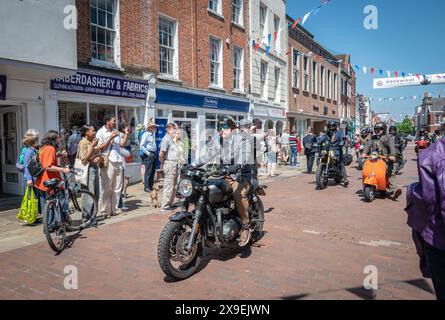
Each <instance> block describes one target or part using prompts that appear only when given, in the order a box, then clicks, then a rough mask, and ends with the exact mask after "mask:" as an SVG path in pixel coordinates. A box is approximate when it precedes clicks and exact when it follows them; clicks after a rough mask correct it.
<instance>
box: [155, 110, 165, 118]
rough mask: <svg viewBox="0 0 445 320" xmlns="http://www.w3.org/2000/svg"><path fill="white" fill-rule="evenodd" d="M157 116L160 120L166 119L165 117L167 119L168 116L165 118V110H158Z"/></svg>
mask: <svg viewBox="0 0 445 320" xmlns="http://www.w3.org/2000/svg"><path fill="white" fill-rule="evenodd" d="M156 116H157V117H158V118H164V117H166V115H165V116H164V110H162V109H157V110H156Z"/></svg>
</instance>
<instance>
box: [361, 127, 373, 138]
mask: <svg viewBox="0 0 445 320" xmlns="http://www.w3.org/2000/svg"><path fill="white" fill-rule="evenodd" d="M369 133H371V128H370V127H369V126H364V127H363V129H362V131H361V135H362V136H365V135H368V134H369Z"/></svg>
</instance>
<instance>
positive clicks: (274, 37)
mask: <svg viewBox="0 0 445 320" xmlns="http://www.w3.org/2000/svg"><path fill="white" fill-rule="evenodd" d="M277 37H278V32H277V31H275V32H274V33H273V41H275V42H276V41H277Z"/></svg>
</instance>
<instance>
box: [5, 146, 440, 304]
mask: <svg viewBox="0 0 445 320" xmlns="http://www.w3.org/2000/svg"><path fill="white" fill-rule="evenodd" d="M407 158H408V164H407V168H406V169H405V170H404V172H403V174H402V175H401V176H399V182H400V184H401V185H406V184H408V183H411V182H413V181H414V180H415V179H416V168H415V162H414V161H412V160H411V158H414V155H413V152H412V150H411V149H410V150H409V155H408V157H407ZM285 170H287V169H285ZM348 174H349V175H350V180H351V184H350V186H349V188H347V189H345V188H344V187H342V186H330V187H329V188H328V189H326V190H323V191H316V190H315V184H314V180H315V177H314V176H313V175H298V176H293V175H295V173H292V174H289V175H285V174H283V175H282V176H281V177H278V178H274V179H272V180H271V181H270V182H269V183H268V185H269V189H268V195H267V196H266V197H265V198H264V199H263V201H264V203H265V207H266V209H267V214H266V225H265V231H266V234H265V236H264V237H263V238H262V239H261V240H260V241H259V242H258V243H257V244H255V245H254V246H252V247H249V248H245V249H237V250H234V249H224V250H222V251H221V252H218V251H216V252H215V251H214V250H212V251H211V252H210V253H209V255H208V258H207V260H208V262H207V264H206V265H205V267H204V268H203V269H202V270H201V271H200V272H199V273H198V274H196V275H194V276H193V277H191V278H189V279H187V280H184V281H180V282H172V281H171V280H170V279H167V278H166V277H165V276H164V274H163V273H162V271H161V270H160V268H159V266H158V261H157V255H156V254H157V253H156V249H157V241H158V238H159V234H160V232H161V230H162V228H163V226H164V224H165V223H166V221H167V219H168V215H166V214H160V213H158V212H152V213H150V214H148V213H149V212H148V211H149V210H148V208H147V209H145V210H146V211H147V212H146V214H141V215H140V216H137V217H133V218H131V219H128V220H126V221H121V222H115V223H107V224H105V225H103V226H101V227H100V228H97V229H89V230H85V231H83V232H82V233H81V236H80V237H79V238H77V239H76V240H75V241H74V243H73V245H72V246H71V247H70V248H67V249H66V250H65V251H64V252H63V253H62V254H60V255H58V256H55V255H54V253H53V252H52V251H51V250H50V249H49V247H48V245H47V244H46V243H45V242H39V243H37V244H33V245H29V246H26V247H22V248H19V249H15V250H9V251H7V252H3V253H1V254H0V299H51V298H54V299H78V298H81V299H127V298H128V299H371V298H375V299H433V298H434V296H433V294H432V289H431V282H430V281H429V280H424V279H422V277H421V274H420V272H419V270H418V266H417V265H418V259H417V256H416V253H415V249H414V246H413V244H412V241H411V237H410V229H409V228H408V227H407V225H406V214H405V212H404V211H403V207H404V204H405V200H404V197H403V196H402V197H401V199H400V200H399V201H397V202H393V201H391V200H386V199H377V200H376V201H374V202H373V203H371V204H369V203H364V202H362V201H361V200H360V197H359V195H358V194H356V192H358V191H359V190H360V189H361V180H360V172H359V171H356V170H355V168H354V167H353V166H351V167H350V168H348ZM139 210H141V209H139ZM142 211H144V209H142ZM66 265H75V266H77V268H78V274H79V282H78V285H79V289H78V290H66V289H64V287H63V280H64V276H65V274H64V267H65V266H66ZM366 265H375V266H376V267H377V268H378V279H379V283H378V284H379V288H378V290H375V292H373V293H371V292H369V291H367V290H364V289H363V280H364V277H365V274H364V273H363V269H364V268H365V266H366Z"/></svg>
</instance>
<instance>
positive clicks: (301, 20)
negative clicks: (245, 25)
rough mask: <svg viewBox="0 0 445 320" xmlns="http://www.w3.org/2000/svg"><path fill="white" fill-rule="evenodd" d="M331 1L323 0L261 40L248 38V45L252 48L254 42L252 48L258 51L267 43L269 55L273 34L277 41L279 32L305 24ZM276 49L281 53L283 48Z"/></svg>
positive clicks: (266, 49) (287, 53)
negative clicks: (315, 6) (265, 41)
mask: <svg viewBox="0 0 445 320" xmlns="http://www.w3.org/2000/svg"><path fill="white" fill-rule="evenodd" d="M331 1H332V0H321V4H320V5H319V6H318V7H317V8H315V9H313V10H311V11H309V12H307V13H306V14H305V15H304V16H302V17H300V18H298V19H296V20H295V21H293V22H288V23H287V24H285V25H284V26H283V27H281V28H280V29H278V31H274V33H273V34H272V33H269V34H267V35H264V36H263V37H262V38H261V40H260V38H257V39H248V41H247V45H248V46H249V48H250V45H251V44H252V48H253V49H254V50H255V51H258V49H259V48H260V47H261V45H262V44H264V45H265V46H264V50H265V51H266V55H269V53H270V49H271V39H272V36H273V39H274V41H275V42H276V41H277V38H278V34H279V33H281V32H282V31H283V30H284V29H286V28H288V27H291V28H292V29H294V28H295V27H296V26H297V25H298V24H299V23H300V24H301V25H304V24H305V23H306V21H307V20H308V19H309V17H311V16H315V15H316V14H317V13H318V12H319V11H320V9H321V8H322V7H323V6H325V5H327V4H328V3H330V2H331ZM264 39H267V44H266V43H264V42H263V40H264ZM276 51H277V53H278V54H279V55H281V50H276ZM289 54H290V53H289V52H286V55H289Z"/></svg>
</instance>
